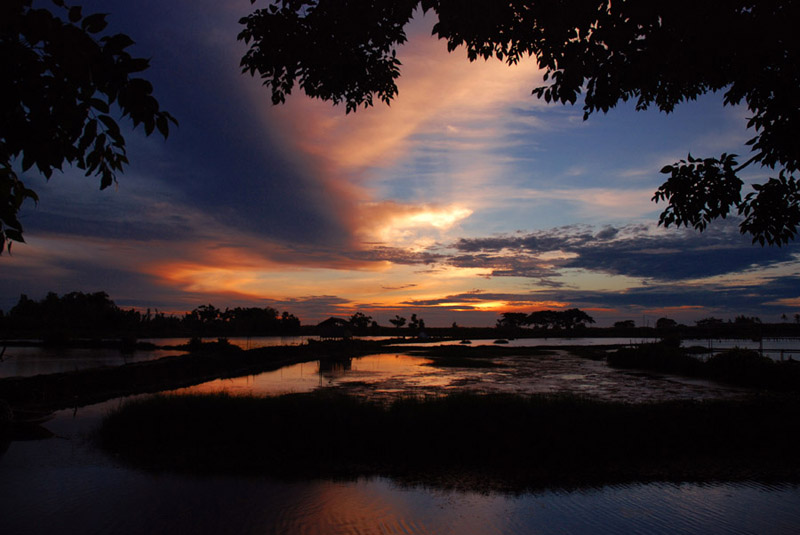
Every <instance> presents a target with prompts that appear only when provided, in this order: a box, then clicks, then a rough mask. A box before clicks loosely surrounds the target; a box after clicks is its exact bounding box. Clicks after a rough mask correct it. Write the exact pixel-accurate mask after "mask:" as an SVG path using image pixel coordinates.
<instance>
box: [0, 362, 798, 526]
mask: <svg viewBox="0 0 800 535" xmlns="http://www.w3.org/2000/svg"><path fill="white" fill-rule="evenodd" d="M500 360H501V362H499V363H501V364H505V365H507V367H506V368H493V369H488V370H487V369H481V370H476V369H468V368H460V369H459V368H441V367H437V366H436V365H435V362H434V361H433V360H431V359H426V358H420V357H415V356H411V355H407V354H403V353H398V354H394V355H392V354H384V355H372V356H368V357H364V358H359V359H352V360H350V361H349V362H346V363H336V364H331V365H322V366H320V365H319V364H318V363H306V364H298V365H295V366H290V367H287V368H284V369H282V370H277V371H274V372H269V373H265V374H260V375H257V376H250V377H242V378H238V379H221V380H217V381H212V382H209V383H205V384H203V385H198V386H197V387H192V388H190V389H184V390H182V391H184V392H185V391H206V392H212V391H220V390H224V391H228V392H231V393H234V394H251V393H258V394H279V393H283V392H303V391H309V390H313V389H316V388H342V389H348V390H349V391H351V392H354V393H357V394H363V395H371V396H381V395H385V396H391V395H396V394H397V393H409V392H411V393H420V394H423V395H424V394H425V393H433V392H438V391H441V389H458V388H474V389H483V390H493V389H496V390H500V391H560V390H564V389H570V388H571V389H574V391H582V392H586V393H589V394H592V395H597V396H599V397H608V398H612V399H614V398H619V397H622V398H628V399H639V398H648V397H652V396H656V395H657V396H681V395H684V396H698V395H707V394H703V393H707V392H709V388H710V385H698V384H690V383H684V382H681V381H680V380H678V379H676V378H670V377H664V376H650V377H644V376H637V375H633V374H630V373H626V372H621V371H618V370H611V369H609V368H608V367H607V366H605V365H604V364H603V363H602V362H595V361H588V360H585V359H578V358H577V357H573V356H571V355H569V354H567V353H566V352H556V353H554V354H552V355H548V356H544V357H508V358H507V359H500ZM711 391H713V389H712V390H711ZM728 393H730V391H728ZM718 394H720V395H723V394H725V392H722V391H718ZM119 403H121V401H120V400H114V401H110V402H106V403H102V404H98V405H93V406H89V407H82V408H80V409H77V410H66V411H59V412H58V413H56V417H55V418H54V419H53V420H52V421H50V422H48V423H47V424H46V427H47V428H48V429H49V430H50V431H52V432H53V433H54V434H55V435H57V437H58V438H54V439H51V440H39V441H26V442H12V443H10V445H9V444H8V443H6V444H5V446H6V447H7V451H6V453H5V455H3V456H2V457H0V519H2V521H1V522H2V524H0V525H2V528H0V530H2V533H13V534H20V535H28V534H30V535H34V534H47V535H52V534H53V533H65V534H68V535H69V534H73V533H74V534H81V535H85V534H91V533H98V534H99V533H114V534H120V535H127V534H140V533H198V534H205V533H209V534H210V533H213V534H217V533H237V534H243V535H249V534H263V533H275V534H296V533H306V534H326V535H327V534H332V535H339V534H341V535H353V534H385V533H415V534H423V535H438V534H453V533H457V534H464V535H473V534H475V535H477V534H518V533H537V534H545V535H548V534H556V533H559V534H563V533H572V534H597V533H599V534H606V533H608V534H611V533H634V534H636V533H640V534H653V533H654V534H659V533H665V534H666V533H670V534H672V533H684V534H704V535H705V534H712V535H713V534H730V533H770V534H783V533H787V534H788V533H796V532H797V529H796V528H797V526H798V525H800V489H798V488H797V487H795V486H792V485H774V486H769V485H761V484H755V483H746V484H705V485H698V484H665V483H648V484H634V485H624V486H610V487H603V488H597V489H585V490H581V491H573V492H566V491H551V492H537V493H526V494H520V495H506V494H480V493H474V492H459V491H451V490H441V489H429V488H423V487H402V486H399V485H398V484H396V483H395V482H393V481H391V480H389V479H383V478H375V479H359V480H356V481H327V480H309V481H292V482H286V481H278V480H273V479H268V478H263V477H208V476H184V475H179V474H170V473H157V474H152V473H145V472H139V471H136V470H132V469H129V468H126V467H124V466H121V465H119V464H117V463H116V462H115V460H114V459H112V458H109V457H107V456H106V455H105V454H103V453H102V452H100V451H99V450H97V449H96V448H95V447H94V446H93V444H92V442H91V441H90V440H89V437H90V435H91V433H92V431H93V430H94V429H95V428H96V426H97V425H98V424H99V421H100V419H101V418H102V417H103V416H104V415H105V414H107V412H108V411H110V410H111V409H112V408H114V407H115V406H116V405H117V404H119ZM2 447H3V443H2V441H0V448H2ZM276 462H279V460H276Z"/></svg>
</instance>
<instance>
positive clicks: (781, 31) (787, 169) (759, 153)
mask: <svg viewBox="0 0 800 535" xmlns="http://www.w3.org/2000/svg"><path fill="white" fill-rule="evenodd" d="M251 2H253V3H255V0H251ZM417 8H420V9H421V10H422V11H423V12H429V11H430V12H433V13H434V14H435V15H436V17H437V18H438V22H437V23H436V24H435V25H434V27H433V34H434V35H436V36H438V37H439V38H440V39H444V40H445V41H446V43H447V48H448V50H449V51H451V52H452V51H454V50H456V49H457V48H463V49H465V50H466V53H467V57H468V58H469V60H470V61H475V60H477V59H479V58H483V59H490V58H496V59H498V60H501V61H504V62H506V63H507V64H509V65H511V64H515V63H517V62H518V61H519V60H520V59H522V58H523V57H526V56H532V57H533V58H534V59H535V60H536V62H537V63H538V65H539V67H540V68H541V69H543V70H544V82H545V85H542V86H539V87H535V88H534V89H533V95H535V96H536V97H538V98H542V99H544V100H545V101H546V102H560V103H562V104H576V103H577V102H578V101H579V99H582V101H583V111H584V119H588V118H589V116H590V115H591V114H593V113H596V112H603V113H606V112H608V111H609V110H611V109H612V108H614V107H615V106H617V105H618V104H619V103H620V102H627V101H629V100H632V101H634V102H635V106H636V109H637V110H645V109H647V108H649V107H650V106H655V107H657V108H658V109H659V110H661V111H663V112H665V113H670V112H672V111H673V110H674V109H675V107H676V106H677V105H679V104H681V103H682V102H686V101H689V100H694V99H696V98H697V97H699V96H701V95H703V94H706V93H709V92H712V93H713V92H717V91H721V92H723V104H724V105H725V106H733V105H741V104H743V105H745V106H747V108H748V110H749V111H750V112H751V114H752V115H751V117H749V119H748V121H747V127H748V128H751V129H753V130H754V132H755V135H754V137H752V138H751V139H750V140H749V141H748V142H747V146H749V147H750V150H751V151H752V152H753V153H754V154H753V155H752V157H751V158H750V159H749V160H748V161H747V162H746V163H745V164H742V165H738V162H737V160H736V155H734V154H723V155H722V156H721V157H720V158H716V157H705V158H700V159H696V158H693V157H692V156H691V155H690V156H689V157H688V160H680V161H679V162H677V163H675V164H674V165H672V166H668V167H666V168H664V169H663V170H662V172H664V173H666V174H669V175H670V179H669V180H668V181H667V182H666V183H665V184H664V185H663V186H662V187H661V188H659V190H658V191H657V192H656V193H655V195H654V196H653V200H654V201H656V202H662V201H663V202H666V203H667V206H666V209H665V210H664V212H663V213H662V214H661V218H660V221H659V223H660V224H661V225H664V226H671V225H675V226H692V227H694V228H696V229H698V230H700V231H702V230H703V229H705V228H706V225H707V224H708V223H709V222H710V221H711V220H713V219H717V218H720V217H722V218H724V217H725V216H727V215H728V214H729V213H731V211H736V212H737V213H738V214H739V215H741V216H743V221H742V223H741V224H740V230H741V232H742V233H745V234H750V235H751V236H752V238H753V242H754V243H755V242H759V243H761V244H762V245H764V244H770V245H778V246H780V245H783V244H785V243H787V242H788V241H789V240H792V239H794V237H795V235H796V233H797V225H798V223H799V222H800V217H798V216H797V213H798V211H800V209H799V208H798V197H797V195H796V193H795V192H796V190H797V187H798V186H797V182H796V179H795V177H794V173H795V172H796V171H797V170H798V166H799V165H800V144H798V143H797V141H796V139H797V138H796V131H797V128H798V125H800V32H798V31H797V21H798V20H800V1H799V0H787V1H783V2H759V1H756V0H729V1H726V2H696V1H690V0H674V1H660V2H656V1H653V2H630V1H629V2H618V1H614V2H612V1H611V0H569V1H568V0H555V1H550V2H535V1H533V0H509V1H506V2H497V1H496V0H397V1H393V2H383V1H381V0H347V1H345V0H273V1H271V2H269V4H268V6H267V7H266V8H262V9H257V10H255V11H254V12H253V13H252V14H251V15H249V16H247V17H244V18H242V19H241V21H240V22H241V23H242V25H243V26H244V28H243V29H242V31H241V33H240V34H239V39H240V40H243V41H244V42H245V43H246V44H247V45H248V46H249V50H248V51H247V53H246V54H245V55H244V57H243V58H242V61H241V66H242V69H243V71H244V72H247V73H250V74H251V75H253V76H256V75H257V76H259V77H260V78H261V79H262V81H263V84H264V85H265V86H267V87H268V88H269V90H270V91H271V96H272V102H273V103H275V104H278V103H282V102H284V101H285V99H286V96H287V95H289V94H290V93H291V92H292V90H293V89H294V87H295V84H297V85H299V86H300V89H301V90H303V91H304V92H305V93H306V94H307V95H309V96H311V97H315V98H320V99H323V100H327V101H331V102H333V103H334V104H340V103H344V105H345V110H346V112H348V113H349V112H353V111H356V110H357V109H358V108H359V107H362V106H363V107H368V106H372V105H373V103H374V101H375V99H377V100H380V101H383V102H386V103H387V104H388V103H389V102H390V101H391V100H392V99H393V98H394V97H395V96H396V95H397V85H396V80H397V78H398V77H399V76H400V67H401V65H400V62H399V61H398V60H397V55H396V51H397V48H398V47H399V46H400V45H402V44H403V43H405V41H406V34H405V32H404V27H405V26H406V25H407V24H408V22H409V21H410V20H411V18H412V16H413V15H414V11H415V9H417ZM751 164H759V165H761V166H762V167H765V168H767V169H769V170H778V172H779V173H778V177H777V178H770V179H769V180H768V181H767V182H765V183H763V184H754V185H753V192H752V193H749V194H747V195H744V196H742V194H741V189H742V187H743V185H744V181H743V180H742V179H741V178H740V177H739V176H738V173H739V172H740V171H742V170H743V169H744V168H745V167H747V166H749V165H751ZM767 210H770V211H772V212H771V213H768V212H766V211H767Z"/></svg>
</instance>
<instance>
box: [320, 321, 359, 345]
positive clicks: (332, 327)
mask: <svg viewBox="0 0 800 535" xmlns="http://www.w3.org/2000/svg"><path fill="white" fill-rule="evenodd" d="M317 333H318V334H319V337H320V339H322V340H348V339H350V338H352V337H353V331H352V326H351V325H350V322H349V321H347V320H344V319H342V318H334V317H330V318H328V319H326V320H325V321H323V322H322V323H319V324H318V325H317Z"/></svg>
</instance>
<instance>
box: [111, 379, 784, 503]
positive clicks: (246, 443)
mask: <svg viewBox="0 0 800 535" xmlns="http://www.w3.org/2000/svg"><path fill="white" fill-rule="evenodd" d="M798 416H800V403H799V402H798V400H797V399H796V398H793V397H781V398H777V397H769V398H754V399H750V400H747V401H713V402H708V401H706V402H702V403H701V402H696V403H695V402H668V403H657V404H653V403H649V404H623V403H613V402H601V401H596V400H592V399H587V398H581V397H575V396H566V395H546V396H514V395H495V394H491V395H487V394H469V393H465V394H454V395H450V396H442V397H434V398H416V397H406V398H401V399H398V400H397V401H394V402H392V403H390V404H381V403H378V402H375V401H370V400H365V399H360V398H354V397H349V396H346V395H342V394H336V393H312V394H296V395H294V394H293V395H286V396H280V397H274V398H253V397H229V396H226V395H210V396H170V397H164V396H160V397H154V398H150V399H146V400H139V401H135V402H131V403H128V404H125V405H124V406H122V407H121V408H120V409H118V410H117V411H115V412H113V413H112V414H110V415H109V416H108V417H107V418H106V419H105V421H104V422H103V425H102V427H101V429H100V430H99V432H98V435H97V439H98V441H99V443H100V444H101V445H102V447H104V448H105V449H106V450H107V451H109V452H111V453H113V454H114V455H116V456H118V457H119V458H120V459H122V460H123V461H125V462H127V463H132V464H134V465H137V466H140V467H144V468H147V469H153V470H177V471H185V472H194V473H245V474H270V475H273V476H280V477H359V476H372V475H384V476H391V477H395V478H397V479H399V480H407V481H417V482H422V483H426V484H434V485H439V484H444V485H448V486H459V485H463V484H466V485H467V486H470V487H478V488H480V487H485V488H493V489H497V488H499V489H512V490H522V489H528V488H536V487H543V486H575V485H587V484H602V483H612V482H624V481H641V480H652V479H662V480H680V481H685V480H711V479H726V480H735V479H743V478H757V479H769V480H776V479H778V480H797V479H798V475H799V474H800V462H798V459H797V455H796V454H795V452H796V446H797V444H798V440H799V439H800V432H798V429H797V426H796V425H795V423H796V422H797V420H798ZM465 482H466V483H465Z"/></svg>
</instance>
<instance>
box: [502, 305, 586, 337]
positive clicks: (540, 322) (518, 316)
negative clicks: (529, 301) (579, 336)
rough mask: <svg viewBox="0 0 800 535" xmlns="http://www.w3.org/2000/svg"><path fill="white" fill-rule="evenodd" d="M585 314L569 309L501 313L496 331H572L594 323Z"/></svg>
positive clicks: (576, 309) (575, 309)
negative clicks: (526, 328) (524, 329)
mask: <svg viewBox="0 0 800 535" xmlns="http://www.w3.org/2000/svg"><path fill="white" fill-rule="evenodd" d="M594 322H595V321H594V318H592V317H591V316H590V315H589V314H587V313H586V312H584V311H582V310H580V309H578V308H571V309H569V310H537V311H536V312H531V313H530V314H525V313H524V312H503V313H502V314H501V317H500V319H498V320H497V328H498V329H510V330H514V329H521V328H523V327H532V328H534V329H540V330H567V331H570V330H574V329H579V328H583V327H586V324H588V323H594Z"/></svg>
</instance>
